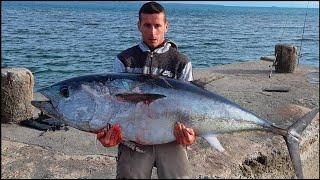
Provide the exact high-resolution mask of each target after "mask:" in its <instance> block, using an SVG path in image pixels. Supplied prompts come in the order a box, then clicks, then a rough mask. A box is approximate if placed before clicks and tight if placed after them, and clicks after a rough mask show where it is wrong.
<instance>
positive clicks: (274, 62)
mask: <svg viewBox="0 0 320 180" xmlns="http://www.w3.org/2000/svg"><path fill="white" fill-rule="evenodd" d="M308 8H309V1H308V4H307V9H306V14H305V17H304V23H303V29H302V35H301V42H300V47H299V54H298V63H297V67H298V65H299V61H300V57H302V53H301V51H302V41H303V35H304V31H305V27H306V21H307V15H308ZM286 25H287V19H286V22H285V26H284V29H283V32H282V35H281V37H280V40H279V43H281V41H282V38H283V35H284V32H285V28H286ZM277 54H278V53H277V52H275V59H274V61H273V64H272V65H270V66H269V67H270V74H269V78H271V75H272V67H273V66H276V65H277V62H276V60H277Z"/></svg>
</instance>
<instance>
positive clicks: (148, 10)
mask: <svg viewBox="0 0 320 180" xmlns="http://www.w3.org/2000/svg"><path fill="white" fill-rule="evenodd" d="M141 13H143V14H158V13H163V14H164V20H165V21H167V16H166V10H165V9H164V8H163V6H161V4H159V3H157V2H154V1H151V2H147V3H145V4H144V5H142V6H141V8H140V11H139V21H141Z"/></svg>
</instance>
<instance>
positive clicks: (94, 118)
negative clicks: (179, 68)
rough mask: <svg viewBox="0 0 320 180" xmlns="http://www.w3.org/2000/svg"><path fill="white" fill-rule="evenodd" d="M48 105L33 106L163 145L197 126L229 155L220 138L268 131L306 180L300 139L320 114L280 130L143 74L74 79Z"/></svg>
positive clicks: (208, 96)
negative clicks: (182, 128) (179, 130)
mask: <svg viewBox="0 0 320 180" xmlns="http://www.w3.org/2000/svg"><path fill="white" fill-rule="evenodd" d="M39 92H40V93H42V94H43V95H44V96H46V97H47V98H48V100H47V101H33V102H32V104H33V105H34V106H36V107H38V108H39V109H41V110H42V111H43V112H45V113H46V114H48V115H49V116H52V117H53V118H55V119H57V120H61V121H63V122H64V123H65V124H67V125H69V126H72V127H75V128H77V129H79V130H83V131H87V132H93V133H95V132H97V131H99V130H101V129H103V128H105V127H106V126H107V125H108V124H120V126H121V130H122V133H123V137H124V139H125V140H132V141H136V142H138V143H141V144H161V143H168V142H171V141H174V140H175V137H174V135H173V129H174V128H173V127H174V124H175V123H176V122H178V121H179V122H182V123H184V124H185V125H186V126H187V127H192V128H193V129H194V130H195V133H196V135H197V136H201V137H204V138H205V139H206V140H207V141H208V142H209V143H210V144H211V145H212V146H213V147H215V148H217V149H219V150H223V148H222V147H221V145H220V143H219V141H218V140H217V139H216V138H215V136H216V135H219V134H224V133H233V132H239V131H250V130H262V131H270V132H273V133H275V134H279V135H282V136H283V137H284V138H285V140H286V143H287V146H288V149H289V152H290V157H291V159H292V161H293V165H294V169H295V172H296V175H297V177H298V178H302V177H303V174H302V168H301V162H300V154H299V139H300V135H301V133H302V131H303V130H304V129H305V127H306V126H307V125H308V124H309V123H310V122H311V120H312V119H313V117H315V115H316V114H317V112H318V109H314V110H312V111H311V112H310V113H308V114H307V115H306V116H304V117H303V118H302V119H300V120H298V121H297V122H295V123H294V124H293V125H292V126H290V127H289V128H288V129H282V128H280V127H277V126H276V125H275V124H273V123H272V122H269V121H267V120H264V119H261V118H259V117H258V116H256V115H255V114H253V113H251V112H249V111H248V110H246V109H244V108H241V107H240V106H239V105H237V104H235V103H233V102H231V101H229V100H227V99H226V98H224V97H222V96H219V95H217V94H215V93H213V92H210V91H207V90H205V89H203V88H199V87H198V86H195V85H193V84H192V83H188V82H182V81H178V80H174V79H168V78H164V77H155V76H150V75H142V74H128V73H119V74H112V73H107V74H95V75H87V76H80V77H75V78H71V79H68V80H64V81H61V82H58V83H56V84H53V85H52V86H49V87H46V88H43V89H41V90H40V91H39Z"/></svg>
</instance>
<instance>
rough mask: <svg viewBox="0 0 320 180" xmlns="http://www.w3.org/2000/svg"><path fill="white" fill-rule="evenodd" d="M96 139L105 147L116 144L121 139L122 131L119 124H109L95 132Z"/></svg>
mask: <svg viewBox="0 0 320 180" xmlns="http://www.w3.org/2000/svg"><path fill="white" fill-rule="evenodd" d="M97 139H98V140H99V141H100V143H101V144H102V145H103V146H105V147H112V146H116V145H117V144H119V143H120V142H121V141H122V133H121V128H120V125H119V124H115V125H111V126H110V127H108V128H106V129H103V130H102V131H99V132H98V133H97Z"/></svg>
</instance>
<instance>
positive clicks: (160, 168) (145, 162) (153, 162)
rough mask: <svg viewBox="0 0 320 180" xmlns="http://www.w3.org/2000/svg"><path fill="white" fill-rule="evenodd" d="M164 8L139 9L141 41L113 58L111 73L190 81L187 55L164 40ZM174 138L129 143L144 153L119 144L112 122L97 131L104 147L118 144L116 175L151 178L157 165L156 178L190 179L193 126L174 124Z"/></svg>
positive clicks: (116, 127) (150, 4)
mask: <svg viewBox="0 0 320 180" xmlns="http://www.w3.org/2000/svg"><path fill="white" fill-rule="evenodd" d="M168 25H169V24H168V21H167V18H166V12H165V9H164V8H163V7H162V6H161V5H160V4H159V3H156V2H148V3H145V4H144V5H143V6H142V7H141V9H140V11H139V21H138V29H139V31H140V32H141V35H142V41H141V42H140V43H139V44H138V45H136V46H134V47H131V48H129V49H127V50H125V51H123V52H121V53H120V54H118V56H117V57H116V60H115V62H114V66H113V71H114V72H126V73H142V74H151V75H160V76H165V77H170V78H175V79H179V80H182V81H192V80H193V76H192V65H191V62H190V61H189V59H188V57H187V56H185V55H183V54H181V53H180V52H178V51H177V46H176V44H175V43H174V42H172V41H170V40H168V39H165V33H166V32H167V31H168ZM173 132H174V136H175V138H176V141H174V142H170V143H165V144H156V145H143V144H139V140H137V141H135V142H132V143H134V146H135V147H137V148H139V149H141V150H142V151H143V152H138V151H136V150H134V149H133V148H130V147H128V146H127V145H125V144H124V143H122V142H123V141H122V140H123V139H122V133H121V127H120V126H119V125H118V124H114V125H112V126H109V127H107V128H105V129H104V130H103V131H100V132H98V133H97V139H98V140H99V141H100V142H101V144H102V145H103V146H105V147H112V146H116V145H119V146H118V158H117V178H151V173H152V168H153V167H156V168H157V173H158V177H159V178H189V175H188V174H189V173H188V171H189V169H188V162H189V161H188V157H187V152H186V146H187V145H191V144H193V143H194V142H195V139H196V136H195V132H194V130H193V129H192V128H188V127H185V125H184V124H182V123H180V122H178V123H176V124H175V127H174V131H173Z"/></svg>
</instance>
